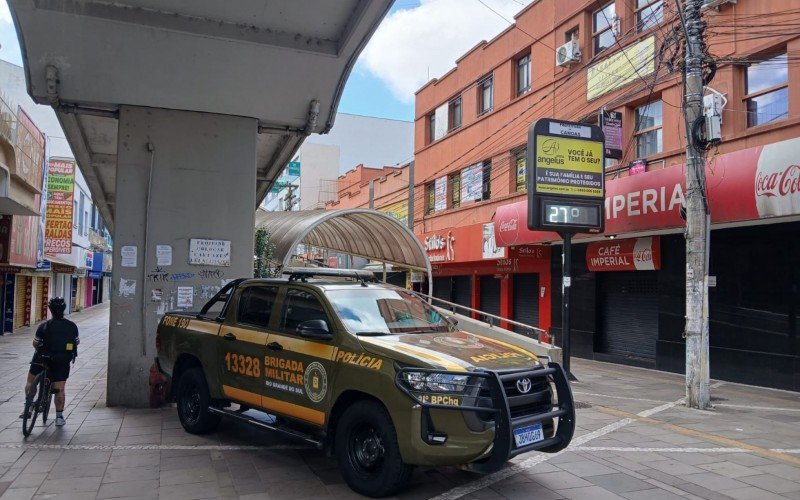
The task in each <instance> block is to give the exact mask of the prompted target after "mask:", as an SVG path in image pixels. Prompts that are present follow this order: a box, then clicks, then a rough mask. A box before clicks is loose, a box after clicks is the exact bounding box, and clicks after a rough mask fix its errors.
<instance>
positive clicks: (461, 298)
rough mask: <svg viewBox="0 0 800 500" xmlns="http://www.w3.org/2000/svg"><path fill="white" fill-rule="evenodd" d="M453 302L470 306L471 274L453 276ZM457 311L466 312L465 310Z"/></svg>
mask: <svg viewBox="0 0 800 500" xmlns="http://www.w3.org/2000/svg"><path fill="white" fill-rule="evenodd" d="M453 302H455V303H456V304H459V305H462V306H465V307H472V277H471V276H453ZM459 312H460V313H461V314H463V313H466V311H459Z"/></svg>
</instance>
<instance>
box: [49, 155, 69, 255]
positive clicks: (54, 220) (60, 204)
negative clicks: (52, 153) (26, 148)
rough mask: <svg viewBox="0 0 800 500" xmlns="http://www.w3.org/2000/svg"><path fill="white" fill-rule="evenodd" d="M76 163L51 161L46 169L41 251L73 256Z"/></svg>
mask: <svg viewBox="0 0 800 500" xmlns="http://www.w3.org/2000/svg"><path fill="white" fill-rule="evenodd" d="M74 183H75V162H74V161H72V160H66V159H57V158H51V159H50V163H49V165H48V167H47V205H46V209H45V223H44V251H45V252H46V253H49V254H69V253H72V202H73V191H74Z"/></svg>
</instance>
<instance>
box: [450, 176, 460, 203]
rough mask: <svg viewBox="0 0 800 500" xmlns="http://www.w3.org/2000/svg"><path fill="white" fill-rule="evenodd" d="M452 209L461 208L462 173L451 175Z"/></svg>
mask: <svg viewBox="0 0 800 500" xmlns="http://www.w3.org/2000/svg"><path fill="white" fill-rule="evenodd" d="M449 181H450V183H449V184H450V208H458V207H460V206H461V173H460V172H456V173H455V174H451V175H450V179H449Z"/></svg>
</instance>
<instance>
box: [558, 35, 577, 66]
mask: <svg viewBox="0 0 800 500" xmlns="http://www.w3.org/2000/svg"><path fill="white" fill-rule="evenodd" d="M580 60H581V49H580V47H579V46H578V41H577V40H570V41H569V42H567V43H565V44H564V45H562V46H561V47H559V48H558V50H556V66H570V65H571V64H574V63H576V62H580Z"/></svg>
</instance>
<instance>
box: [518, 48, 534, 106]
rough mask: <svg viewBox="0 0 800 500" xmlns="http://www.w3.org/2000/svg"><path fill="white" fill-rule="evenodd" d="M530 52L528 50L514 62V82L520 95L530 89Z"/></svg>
mask: <svg viewBox="0 0 800 500" xmlns="http://www.w3.org/2000/svg"><path fill="white" fill-rule="evenodd" d="M531 69H532V67H531V53H530V52H528V53H527V54H525V55H524V56H522V57H520V58H518V59H517V63H516V73H517V78H516V83H517V95H518V96H519V95H522V94H525V93H526V92H528V91H529V90H530V89H531V80H532V78H531Z"/></svg>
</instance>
